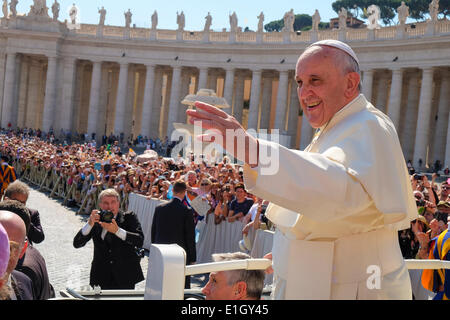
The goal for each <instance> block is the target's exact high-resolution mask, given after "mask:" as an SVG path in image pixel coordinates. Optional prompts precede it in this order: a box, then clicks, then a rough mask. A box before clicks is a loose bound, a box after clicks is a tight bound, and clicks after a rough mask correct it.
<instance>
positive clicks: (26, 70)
mask: <svg viewBox="0 0 450 320" xmlns="http://www.w3.org/2000/svg"><path fill="white" fill-rule="evenodd" d="M29 77H30V57H27V56H25V57H23V59H22V63H21V71H20V85H19V89H18V93H19V94H18V98H19V99H18V102H17V117H16V119H17V127H18V128H23V127H25V118H26V113H27V105H28V99H29V96H28V92H29V83H30V81H29Z"/></svg>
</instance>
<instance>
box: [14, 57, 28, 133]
mask: <svg viewBox="0 0 450 320" xmlns="http://www.w3.org/2000/svg"><path fill="white" fill-rule="evenodd" d="M24 60H25V57H24V56H23V55H17V56H16V68H15V70H16V75H15V83H14V89H13V92H14V98H13V106H14V108H13V109H12V112H11V128H17V120H18V117H19V109H20V105H21V104H20V100H21V96H20V93H21V89H22V87H24V86H26V84H25V85H22V84H24V80H25V81H26V77H25V76H24V75H23V74H22V66H23V65H24V64H25V63H24V62H23V61H24Z"/></svg>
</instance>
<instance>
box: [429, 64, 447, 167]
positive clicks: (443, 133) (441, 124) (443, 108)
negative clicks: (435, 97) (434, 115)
mask: <svg viewBox="0 0 450 320" xmlns="http://www.w3.org/2000/svg"><path fill="white" fill-rule="evenodd" d="M449 106H450V72H449V71H448V70H446V71H443V72H442V80H441V89H440V94H439V109H438V119H437V123H436V134H435V139H434V155H433V160H434V161H436V160H440V161H441V163H442V164H444V162H445V163H448V161H447V158H446V157H445V155H446V152H447V149H445V150H444V146H445V145H446V141H447V143H448V142H449V141H448V140H446V139H447V132H448V127H450V126H449V125H448V117H449V113H450V112H449V111H450V110H449ZM448 151H450V150H448ZM444 157H445V158H444ZM444 168H445V167H444Z"/></svg>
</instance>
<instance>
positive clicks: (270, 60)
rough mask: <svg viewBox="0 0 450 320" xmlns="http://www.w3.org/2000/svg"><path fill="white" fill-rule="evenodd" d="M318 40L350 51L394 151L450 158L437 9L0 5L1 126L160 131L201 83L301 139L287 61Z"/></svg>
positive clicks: (306, 136) (244, 115) (248, 118)
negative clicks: (329, 24) (58, 12)
mask: <svg viewBox="0 0 450 320" xmlns="http://www.w3.org/2000/svg"><path fill="white" fill-rule="evenodd" d="M430 26H431V27H430ZM322 39H339V40H343V41H345V42H347V43H348V44H349V45H350V46H352V48H353V49H354V50H355V52H356V53H357V55H358V57H359V60H360V64H361V69H362V74H363V82H362V87H363V89H362V90H363V93H364V94H365V95H366V97H367V98H368V100H370V101H372V103H373V104H374V105H376V106H377V107H378V108H380V110H382V111H383V112H385V113H386V114H388V115H389V116H390V117H391V119H392V120H393V122H394V124H395V125H396V127H397V131H398V134H399V137H400V141H401V143H402V147H403V150H404V153H405V158H406V159H410V160H412V161H413V164H414V165H415V166H416V167H417V165H418V161H419V159H422V161H423V163H424V164H425V163H426V160H428V163H430V164H432V163H434V161H436V160H440V162H441V163H443V164H444V163H445V165H447V166H448V165H450V127H449V126H448V122H449V121H448V119H449V116H450V115H449V105H450V103H449V101H450V94H449V89H450V88H449V84H450V79H449V77H450V71H449V70H450V21H448V20H440V21H429V22H422V23H415V24H402V25H399V26H395V27H382V28H380V29H374V30H369V29H363V28H359V29H352V28H342V29H340V30H339V29H333V30H323V31H322V30H319V31H308V32H301V33H297V32H288V31H284V32H270V33H267V32H261V31H258V32H241V28H238V29H237V31H233V32H226V31H223V32H215V31H212V30H209V29H208V30H206V31H187V30H184V29H183V30H161V29H156V27H155V28H154V29H144V28H133V27H131V28H128V27H118V26H107V25H104V24H99V25H88V24H80V25H79V28H76V29H71V28H68V26H67V22H66V23H62V22H59V21H57V20H56V21H55V20H54V19H52V18H50V17H48V15H46V16H45V15H43V16H39V15H38V16H35V15H29V16H16V17H12V16H10V17H9V18H3V19H2V20H1V27H0V110H1V118H0V119H1V126H2V127H3V128H5V127H7V126H8V125H11V126H12V127H25V126H26V127H31V128H35V129H37V128H40V129H41V130H43V131H44V132H47V131H48V130H50V129H51V128H52V129H53V130H54V132H55V133H58V132H60V131H61V130H71V131H72V132H87V133H88V134H89V135H90V134H91V133H93V132H95V133H96V136H97V138H99V137H101V136H102V135H103V134H106V135H109V134H110V133H114V134H117V135H118V134H120V133H124V135H125V137H128V136H129V135H131V134H133V135H134V136H137V135H138V134H142V135H143V136H148V137H153V138H155V137H162V138H163V137H165V136H166V135H167V136H169V137H170V135H171V132H172V130H173V122H180V121H181V122H184V121H186V116H185V114H184V111H185V110H186V106H184V105H182V104H181V103H180V101H181V100H182V99H183V98H184V96H186V95H187V94H189V93H194V92H196V91H197V90H198V89H199V88H209V89H214V90H215V91H216V92H217V94H218V95H220V96H223V97H225V98H226V99H227V101H228V103H229V104H230V106H232V107H231V109H230V110H227V112H230V113H232V114H233V115H235V116H236V118H237V119H238V120H240V121H241V120H244V126H245V127H247V126H248V127H251V128H255V129H279V130H280V133H281V134H282V135H284V136H285V137H288V138H289V139H287V140H283V141H284V142H283V143H284V144H288V145H289V146H291V147H300V149H303V148H304V147H305V146H306V145H307V144H308V143H309V141H310V139H311V137H312V133H313V130H312V128H311V127H310V126H309V124H308V121H307V120H306V119H302V118H301V117H299V116H298V108H299V105H298V101H297V99H296V93H295V92H296V83H295V81H294V71H295V70H294V69H295V64H296V61H297V58H298V56H299V55H300V54H301V53H302V51H303V50H304V49H305V48H306V47H307V46H308V45H309V44H310V43H312V42H314V41H317V40H322ZM247 100H249V101H247ZM244 105H245V107H244ZM247 107H248V110H246V109H247ZM300 127H301V128H300ZM289 141H290V142H289Z"/></svg>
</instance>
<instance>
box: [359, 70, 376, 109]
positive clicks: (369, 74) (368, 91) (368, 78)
mask: <svg viewBox="0 0 450 320" xmlns="http://www.w3.org/2000/svg"><path fill="white" fill-rule="evenodd" d="M373 74H374V70H373V69H370V70H365V71H364V78H363V83H362V93H363V94H364V96H365V97H366V99H367V101H369V102H371V101H372V86H373Z"/></svg>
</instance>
